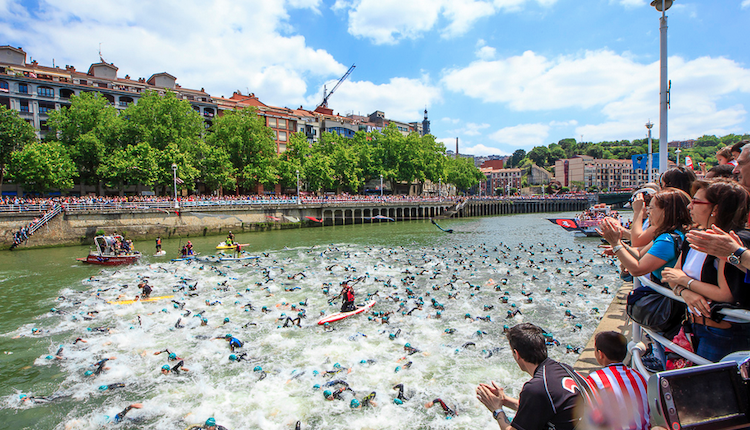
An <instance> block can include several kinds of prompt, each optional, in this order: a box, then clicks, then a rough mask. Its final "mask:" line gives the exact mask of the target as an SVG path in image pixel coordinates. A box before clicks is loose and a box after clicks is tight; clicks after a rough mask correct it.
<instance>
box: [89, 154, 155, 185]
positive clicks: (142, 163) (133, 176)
mask: <svg viewBox="0 0 750 430" xmlns="http://www.w3.org/2000/svg"><path fill="white" fill-rule="evenodd" d="M156 156H157V151H156V150H154V149H153V148H152V147H151V146H150V145H149V144H147V143H145V142H141V143H138V144H137V145H129V146H127V147H125V148H118V149H115V150H114V151H113V152H112V153H110V154H109V155H108V156H107V157H106V158H105V159H104V160H103V161H102V163H101V164H99V167H98V169H97V174H98V175H99V176H100V177H101V178H102V179H103V180H104V181H106V183H107V185H108V186H109V187H113V188H114V187H117V188H119V190H120V195H123V194H124V187H125V185H129V184H142V185H146V186H151V185H152V184H153V183H154V181H155V180H156V171H157V160H156Z"/></svg>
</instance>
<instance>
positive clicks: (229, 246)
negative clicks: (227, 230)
mask: <svg viewBox="0 0 750 430" xmlns="http://www.w3.org/2000/svg"><path fill="white" fill-rule="evenodd" d="M238 245H239V246H241V247H243V248H244V247H246V246H250V244H249V243H226V242H221V243H219V244H218V245H216V249H235V248H237V246H238Z"/></svg>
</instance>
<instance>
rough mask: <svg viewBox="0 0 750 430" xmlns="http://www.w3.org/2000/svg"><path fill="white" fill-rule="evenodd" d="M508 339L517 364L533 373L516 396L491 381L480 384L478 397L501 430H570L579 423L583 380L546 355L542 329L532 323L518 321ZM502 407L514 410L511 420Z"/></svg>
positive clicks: (509, 332) (530, 373)
mask: <svg viewBox="0 0 750 430" xmlns="http://www.w3.org/2000/svg"><path fill="white" fill-rule="evenodd" d="M507 336H508V342H509V343H510V348H511V350H512V351H513V358H514V359H515V360H516V363H517V364H518V367H520V368H521V370H523V371H524V372H526V373H528V374H529V375H531V376H532V378H531V380H529V381H528V382H526V383H525V384H524V386H523V389H522V390H521V394H520V395H519V397H518V399H514V398H512V397H510V396H507V395H506V394H505V390H504V389H503V388H501V387H498V386H497V384H496V383H495V382H494V381H492V382H491V383H490V384H489V385H488V384H479V387H477V391H476V392H477V399H479V401H480V402H482V404H484V406H486V407H487V409H489V410H490V411H492V416H493V418H495V420H496V421H497V423H498V424H499V425H500V428H501V429H502V430H509V429H511V428H515V429H517V430H544V429H548V428H554V429H556V430H572V429H574V428H575V427H576V425H577V424H578V421H579V418H580V412H581V411H580V409H578V408H576V406H578V404H579V402H580V401H582V391H583V392H584V393H587V392H588V390H586V387H584V388H583V390H582V389H581V388H580V387H583V385H582V384H586V381H585V380H584V379H583V378H582V377H581V376H580V375H578V374H577V373H576V372H575V371H574V370H572V369H570V368H569V367H564V365H563V364H560V363H558V362H556V361H555V360H552V359H551V358H548V357H547V346H546V344H545V341H544V331H543V330H542V329H541V328H539V327H537V326H535V325H533V324H528V323H524V324H518V325H516V326H514V327H512V328H511V329H510V330H509V331H508V334H507ZM503 406H505V407H508V408H510V409H513V410H516V411H517V412H516V416H515V417H514V418H513V421H512V422H511V421H510V420H508V417H507V416H505V412H503Z"/></svg>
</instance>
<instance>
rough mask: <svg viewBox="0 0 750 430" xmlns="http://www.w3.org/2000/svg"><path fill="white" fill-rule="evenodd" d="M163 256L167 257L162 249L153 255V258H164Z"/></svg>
mask: <svg viewBox="0 0 750 430" xmlns="http://www.w3.org/2000/svg"><path fill="white" fill-rule="evenodd" d="M164 255H167V251H165V250H163V249H162V250H161V251H159V252H157V253H156V254H154V257H161V256H164Z"/></svg>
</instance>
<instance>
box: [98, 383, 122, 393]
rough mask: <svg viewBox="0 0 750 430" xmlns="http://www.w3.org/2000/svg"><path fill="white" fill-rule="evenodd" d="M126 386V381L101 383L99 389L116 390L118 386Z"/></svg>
mask: <svg viewBox="0 0 750 430" xmlns="http://www.w3.org/2000/svg"><path fill="white" fill-rule="evenodd" d="M124 387H125V384H124V383H122V382H117V383H114V384H109V385H100V386H99V391H107V390H114V389H116V388H124Z"/></svg>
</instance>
